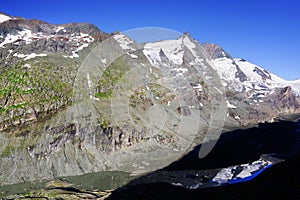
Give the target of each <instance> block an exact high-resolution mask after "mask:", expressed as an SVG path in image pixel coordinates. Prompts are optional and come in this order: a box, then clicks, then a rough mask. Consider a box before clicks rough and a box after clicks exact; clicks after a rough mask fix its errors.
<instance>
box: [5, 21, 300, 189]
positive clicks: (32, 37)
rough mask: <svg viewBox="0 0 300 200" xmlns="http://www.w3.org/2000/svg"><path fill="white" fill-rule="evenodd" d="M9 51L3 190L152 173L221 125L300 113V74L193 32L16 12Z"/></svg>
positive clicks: (8, 28)
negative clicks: (154, 37)
mask: <svg viewBox="0 0 300 200" xmlns="http://www.w3.org/2000/svg"><path fill="white" fill-rule="evenodd" d="M0 49H1V52H0V66H1V68H0V70H1V72H2V73H1V74H0V131H1V134H0V160H1V162H0V172H1V176H2V178H1V179H0V185H5V184H12V183H20V182H24V181H33V180H39V179H53V178H55V177H61V176H73V175H80V174H85V173H92V172H98V171H109V170H110V171H125V172H128V173H132V174H141V173H145V172H149V171H153V170H155V169H158V168H161V167H163V166H166V165H167V164H169V163H170V162H172V161H174V160H177V159H178V158H180V157H181V156H182V154H184V153H186V152H188V151H189V150H191V149H192V148H193V146H195V145H197V144H201V143H204V142H207V141H210V140H216V139H217V138H218V137H219V134H221V132H225V131H227V130H230V129H234V128H239V127H248V126H253V125H256V124H258V123H261V122H272V121H274V120H276V119H277V118H278V117H280V116H281V115H289V114H295V113H300V97H299V93H300V86H299V84H300V81H299V83H298V81H295V82H289V81H285V80H283V79H281V78H280V77H278V76H276V75H274V74H272V73H270V72H268V71H266V70H264V69H263V68H260V67H258V66H256V65H254V64H252V63H250V62H248V61H245V60H241V59H235V58H232V57H231V56H230V54H228V53H227V52H226V51H225V50H223V49H222V48H221V47H218V46H217V45H214V44H205V45H203V46H201V45H200V44H199V42H198V41H196V40H195V39H193V38H192V36H190V35H188V34H183V35H182V36H180V37H179V38H177V39H174V40H163V41H158V42H151V43H145V44H137V43H136V42H135V41H134V40H132V39H131V38H129V37H128V36H126V35H124V34H122V33H112V34H109V33H105V32H102V31H101V30H100V29H98V28H97V27H96V26H94V25H91V24H86V23H71V24H68V25H53V24H50V23H46V22H42V21H39V20H26V19H11V20H6V21H4V22H3V23H0ZM204 49H207V52H206V51H205V50H204ZM208 55H210V57H211V58H209V56H208ZM195 130H196V131H195ZM141 149H142V151H141ZM132 155H134V156H132ZM145 155H146V156H145ZM157 155H159V156H157ZM12 158H13V159H12ZM21 169H22V170H21ZM70 169H72V170H70Z"/></svg>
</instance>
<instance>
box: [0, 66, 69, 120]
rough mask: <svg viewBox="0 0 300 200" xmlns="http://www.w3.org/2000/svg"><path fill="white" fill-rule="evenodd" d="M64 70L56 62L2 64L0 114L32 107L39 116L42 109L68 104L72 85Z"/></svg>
mask: <svg viewBox="0 0 300 200" xmlns="http://www.w3.org/2000/svg"><path fill="white" fill-rule="evenodd" d="M61 74H62V73H61V72H60V71H59V70H56V68H55V67H54V66H35V67H32V68H27V67H24V66H23V65H22V64H20V65H15V66H5V67H4V66H0V116H3V115H6V116H12V112H13V114H14V116H16V115H24V114H25V113H26V112H27V111H28V110H32V111H33V112H34V115H35V117H36V118H38V117H39V115H40V113H41V112H44V111H49V110H53V109H54V110H55V109H58V108H59V107H60V106H62V105H64V104H67V103H68V102H69V101H70V98H71V91H72V88H71V84H68V83H65V82H64V81H63V78H64V77H63V76H62V75H61ZM22 113H23V114H22Z"/></svg>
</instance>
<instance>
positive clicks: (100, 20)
mask: <svg viewBox="0 0 300 200" xmlns="http://www.w3.org/2000/svg"><path fill="white" fill-rule="evenodd" d="M0 11H2V12H5V13H7V14H9V15H12V16H21V17H25V18H29V19H32V18H35V19H41V20H44V21H47V22H50V23H55V24H61V23H68V22H90V23H93V24H95V25H97V26H98V27H99V28H100V29H101V30H102V31H105V32H113V31H116V30H118V31H126V30H129V29H133V28H140V27H149V26H151V27H163V28H168V29H173V30H176V31H179V32H189V33H190V34H191V35H192V36H193V37H194V38H195V39H197V40H199V41H200V42H201V43H203V42H212V43H216V44H218V45H220V46H221V47H223V48H224V49H225V50H226V51H228V52H229V53H230V54H231V55H232V56H233V57H240V58H244V59H246V60H249V61H251V62H253V63H255V64H257V65H259V66H261V67H263V68H265V69H267V70H270V71H271V72H273V73H275V74H278V75H280V76H281V77H283V78H285V79H289V80H293V79H297V78H300V64H299V58H300V1H299V0H205V1H203V0H182V1H176V0H173V1H171V0H131V1H130V0H104V1H102V0H97V1H96V0H94V1H89V0H81V1H76V0H73V1H70V0H60V1H58V0H43V1H37V0H26V1H25V0H0Z"/></svg>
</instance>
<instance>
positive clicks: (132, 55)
mask: <svg viewBox="0 0 300 200" xmlns="http://www.w3.org/2000/svg"><path fill="white" fill-rule="evenodd" d="M130 57H131V58H134V59H135V58H138V56H137V55H134V54H130Z"/></svg>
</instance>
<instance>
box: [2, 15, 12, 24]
mask: <svg viewBox="0 0 300 200" xmlns="http://www.w3.org/2000/svg"><path fill="white" fill-rule="evenodd" d="M10 19H12V18H11V17H9V16H7V15H4V14H1V13H0V23H3V22H5V21H8V20H10Z"/></svg>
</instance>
